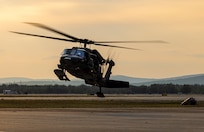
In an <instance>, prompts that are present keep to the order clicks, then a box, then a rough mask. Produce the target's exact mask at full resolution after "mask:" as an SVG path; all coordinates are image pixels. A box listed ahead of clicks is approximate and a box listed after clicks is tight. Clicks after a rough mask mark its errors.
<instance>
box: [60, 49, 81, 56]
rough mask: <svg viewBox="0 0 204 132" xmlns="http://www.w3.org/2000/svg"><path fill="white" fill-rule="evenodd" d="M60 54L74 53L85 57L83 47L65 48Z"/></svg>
mask: <svg viewBox="0 0 204 132" xmlns="http://www.w3.org/2000/svg"><path fill="white" fill-rule="evenodd" d="M62 55H76V56H79V57H85V51H84V50H83V49H74V48H73V49H65V50H64V51H63V52H62Z"/></svg>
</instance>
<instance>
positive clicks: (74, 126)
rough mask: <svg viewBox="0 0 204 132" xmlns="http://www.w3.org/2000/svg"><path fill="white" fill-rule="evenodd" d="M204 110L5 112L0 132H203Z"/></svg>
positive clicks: (0, 124)
mask: <svg viewBox="0 0 204 132" xmlns="http://www.w3.org/2000/svg"><path fill="white" fill-rule="evenodd" d="M203 113H204V108H192V107H191V108H136V109H108V108H106V109H102V108H98V109H96V108H87V109H78V108H72V109H1V110H0V117H1V120H0V132H14V131H15V132H36V131H38V132H40V131H42V132H44V131H49V132H56V131H59V132H65V131H66V132H67V131H69V132H90V131H97V132H124V131H125V132H150V131H151V132H164V131H165V132H172V131H179V132H192V131H193V132H203V129H204V126H203V124H204V114H203Z"/></svg>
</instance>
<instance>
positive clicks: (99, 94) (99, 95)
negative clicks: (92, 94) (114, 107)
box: [96, 92, 105, 97]
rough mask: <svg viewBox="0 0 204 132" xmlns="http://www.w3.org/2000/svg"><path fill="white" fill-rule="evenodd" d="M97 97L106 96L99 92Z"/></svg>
mask: <svg viewBox="0 0 204 132" xmlns="http://www.w3.org/2000/svg"><path fill="white" fill-rule="evenodd" d="M96 95H97V97H105V96H104V94H103V93H101V92H97V93H96Z"/></svg>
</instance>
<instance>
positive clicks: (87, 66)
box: [11, 22, 163, 97]
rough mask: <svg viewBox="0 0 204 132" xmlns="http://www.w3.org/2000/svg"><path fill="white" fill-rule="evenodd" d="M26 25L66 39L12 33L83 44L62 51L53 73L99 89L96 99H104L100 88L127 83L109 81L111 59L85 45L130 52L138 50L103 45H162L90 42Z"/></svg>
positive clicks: (156, 41)
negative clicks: (105, 68) (104, 68)
mask: <svg viewBox="0 0 204 132" xmlns="http://www.w3.org/2000/svg"><path fill="white" fill-rule="evenodd" d="M26 23H27V24H30V25H33V26H36V27H39V28H42V29H45V30H48V31H51V32H54V33H57V34H59V35H62V36H64V37H66V38H68V39H66V38H58V37H50V36H44V35H37V34H29V33H22V32H14V31H11V32H12V33H17V34H21V35H29V36H34V37H41V38H48V39H54V40H61V41H68V42H75V43H80V44H83V47H73V48H71V49H64V51H63V53H62V56H61V58H60V64H58V69H55V70H54V73H55V74H56V76H57V77H58V78H59V79H60V80H66V81H70V80H69V78H68V77H67V75H66V72H68V73H70V74H71V75H73V76H75V77H77V78H81V79H84V80H85V83H86V84H90V85H94V86H98V87H99V92H97V93H96V94H97V96H98V97H104V94H103V93H102V92H101V87H106V88H128V87H129V82H126V81H118V80H110V79H109V78H110V75H111V70H112V67H113V66H114V65H115V63H114V61H113V60H111V59H109V58H108V59H104V58H103V57H102V56H101V54H100V53H99V52H98V51H97V50H95V49H93V50H92V49H90V48H87V45H97V46H105V47H114V48H124V49H131V50H138V49H134V48H128V47H122V46H114V45H107V44H105V43H144V42H145V43H163V41H160V40H155V41H92V40H88V39H81V38H77V37H74V36H71V35H68V34H66V33H63V32H61V31H58V30H55V29H53V28H50V27H48V26H45V25H43V24H39V23H30V22H26ZM104 65H108V68H107V70H106V73H103V70H102V69H103V66H104Z"/></svg>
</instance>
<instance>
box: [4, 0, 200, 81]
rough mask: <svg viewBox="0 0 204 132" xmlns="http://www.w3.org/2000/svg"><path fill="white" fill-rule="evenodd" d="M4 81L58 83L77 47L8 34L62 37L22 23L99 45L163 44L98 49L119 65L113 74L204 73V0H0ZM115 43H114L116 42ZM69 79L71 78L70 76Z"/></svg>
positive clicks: (157, 76)
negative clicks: (68, 51)
mask: <svg viewBox="0 0 204 132" xmlns="http://www.w3.org/2000/svg"><path fill="white" fill-rule="evenodd" d="M0 2H1V5H0V24H1V28H0V35H1V36H0V42H1V46H0V65H1V67H0V78H4V77H28V78H34V79H57V77H56V76H55V75H54V73H53V70H54V69H55V68H57V64H58V62H59V57H60V54H61V52H62V50H63V49H64V48H71V47H73V46H79V44H73V43H70V42H61V41H57V40H49V39H43V38H37V37H30V36H23V35H17V34H13V33H10V32H9V31H19V32H26V33H34V34H42V35H48V36H55V37H61V36H59V35H57V34H54V33H52V32H48V31H46V30H43V29H40V28H36V27H33V26H31V25H28V24H24V23H23V22H37V23H42V24H45V25H48V26H50V27H53V28H55V29H58V30H60V31H62V32H65V33H68V34H70V35H73V36H76V37H79V38H87V39H91V40H96V41H101V40H103V41H105V40H106V41H109V40H163V41H167V42H169V44H148V43H147V44H144V43H141V44H140V43H136V44H118V45H119V46H126V47H132V48H138V49H142V50H141V51H135V50H126V49H116V48H104V47H99V46H91V48H92V49H95V48H96V49H97V50H98V51H99V52H101V54H102V55H103V56H104V58H107V57H108V56H110V57H111V58H113V60H114V61H115V63H116V66H115V67H114V68H113V75H125V76H131V77H142V78H166V77H174V76H182V75H189V74H200V73H204V1H203V0H128V1H127V0H29V1H28V0H0ZM114 45H115V44H114ZM68 76H70V75H68Z"/></svg>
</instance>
